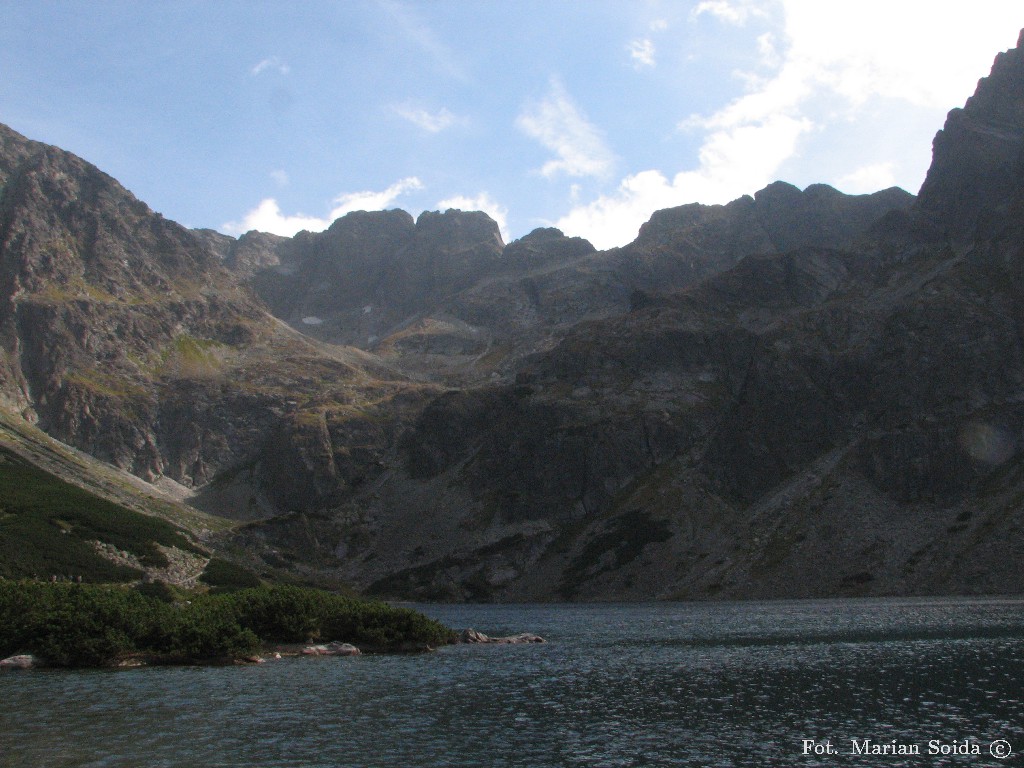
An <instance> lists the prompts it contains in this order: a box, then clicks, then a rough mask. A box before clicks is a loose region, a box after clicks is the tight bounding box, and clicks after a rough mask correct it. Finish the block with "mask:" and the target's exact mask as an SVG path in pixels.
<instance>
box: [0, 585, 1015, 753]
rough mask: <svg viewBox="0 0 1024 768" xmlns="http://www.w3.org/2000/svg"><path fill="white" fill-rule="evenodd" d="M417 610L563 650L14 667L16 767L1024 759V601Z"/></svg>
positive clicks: (10, 721) (7, 684) (11, 709)
mask: <svg viewBox="0 0 1024 768" xmlns="http://www.w3.org/2000/svg"><path fill="white" fill-rule="evenodd" d="M418 607H420V608H421V609H422V610H424V611H425V612H427V613H429V614H431V615H432V616H435V617H436V618H439V619H441V620H442V621H444V622H446V623H447V624H449V625H451V626H454V627H457V628H463V627H473V628H476V629H479V630H481V631H484V632H487V633H489V634H508V633H513V632H520V631H530V632H536V633H538V634H541V635H543V636H545V637H546V638H547V639H548V641H549V642H548V643H546V644H544V645H527V646H487V647H483V646H456V647H451V648H445V649H443V650H441V651H439V652H437V653H433V654H424V655H414V656H363V657H357V658H319V659H284V660H281V661H276V662H270V663H267V664H263V665H259V666H250V667H226V668H164V669H141V670H125V671H102V672H100V671H87V672H62V671H44V670H39V671H31V672H21V673H5V674H2V675H0V765H3V766H10V767H11V768H15V767H18V768H20V767H21V766H26V767H29V766H31V768H47V767H48V766H97V767H99V766H104V767H105V766H133V767H135V766H145V767H146V768H149V767H150V766H200V767H203V768H205V767H213V766H239V767H242V766H246V767H249V766H290V767H291V766H295V767H298V766H323V767H324V768H327V767H331V768H334V767H336V766H389V768H390V767H391V766H402V767H409V766H531V767H537V766H638V767H639V766H667V765H694V766H733V765H736V766H747V765H751V766H757V765H766V766H767V765H779V766H785V765H798V766H832V765H836V766H839V765H844V766H845V765H864V766H877V765H884V766H897V765H934V766H938V765H958V766H959V765H1020V764H1024V761H1020V760H1019V758H1020V754H1018V753H1020V752H1024V601H1021V600H1009V599H1007V600H1000V599H979V600H964V599H955V600H952V599H951V600H837V601H820V602H759V603H722V604H680V603H674V604H673V603H669V604H663V603H659V604H641V605H596V606H594V605H586V606H579V605H528V606H418ZM804 739H812V740H815V744H816V745H817V747H818V749H819V750H823V749H827V746H826V741H827V742H828V744H830V745H832V749H833V750H834V751H835V753H836V754H815V753H814V747H813V745H809V744H805V742H804V741H803V740H804ZM865 739H870V740H872V742H873V743H875V744H879V745H897V746H898V745H917V746H918V748H919V749H920V750H921V753H922V754H921V755H920V756H913V757H899V756H892V755H887V756H884V757H879V756H871V755H857V754H851V750H852V744H851V742H852V741H853V740H856V741H857V742H858V743H861V744H862V743H863V742H864V740H865ZM997 739H1003V740H1005V741H1006V742H1007V743H1008V744H1009V745H1010V747H1012V748H1013V749H1014V753H1013V754H1011V755H1010V757H1009V758H1008V759H1005V760H995V759H994V758H992V757H991V756H990V754H989V749H990V745H991V744H992V742H994V741H995V740H997ZM933 740H934V741H935V742H936V744H937V745H939V746H938V749H940V752H939V753H938V754H934V755H929V754H928V751H929V742H930V741H933ZM975 747H977V748H978V749H979V750H981V751H982V753H983V754H981V755H979V756H963V755H957V754H955V753H953V754H943V753H942V751H941V750H943V749H945V750H946V751H949V750H951V749H960V750H964V749H974V748H975ZM805 748H806V751H807V753H806V754H805Z"/></svg>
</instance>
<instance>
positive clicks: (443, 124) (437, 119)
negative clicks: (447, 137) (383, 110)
mask: <svg viewBox="0 0 1024 768" xmlns="http://www.w3.org/2000/svg"><path fill="white" fill-rule="evenodd" d="M392 109H393V110H394V112H395V114H397V115H398V116H399V117H402V118H404V119H405V120H408V121H409V122H410V123H412V124H413V125H415V126H416V127H417V128H420V129H422V130H424V131H426V132H427V133H440V132H441V131H443V130H445V129H447V128H451V127H452V126H453V125H456V124H457V123H460V122H462V118H460V117H458V116H456V115H454V114H452V113H451V112H450V111H449V110H448V109H446V108H444V107H442V108H441V109H439V110H436V111H434V112H431V111H429V110H426V109H423V108H422V107H417V106H415V105H414V104H412V103H409V102H406V103H404V104H395V105H393V106H392Z"/></svg>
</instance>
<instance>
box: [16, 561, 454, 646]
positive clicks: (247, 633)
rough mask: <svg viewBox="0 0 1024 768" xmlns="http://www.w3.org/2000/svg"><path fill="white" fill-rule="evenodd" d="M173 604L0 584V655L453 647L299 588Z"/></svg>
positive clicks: (94, 588) (118, 589) (438, 636)
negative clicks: (296, 646) (310, 643)
mask: <svg viewBox="0 0 1024 768" xmlns="http://www.w3.org/2000/svg"><path fill="white" fill-rule="evenodd" d="M176 597H177V595H176V593H175V591H174V590H173V588H170V587H168V586H167V585H158V584H151V585H140V586H139V587H136V588H127V587H122V586H110V585H108V586H98V585H90V584H68V583H52V584H51V583H39V582H13V581H0V654H3V655H4V656H9V655H12V654H15V653H33V654H36V655H38V656H40V657H42V658H43V659H45V660H46V661H48V662H50V663H52V664H57V665H62V666H101V665H106V664H110V663H112V662H115V661H117V660H118V659H120V658H123V657H125V656H129V655H139V654H141V655H145V656H149V657H152V658H153V659H154V660H156V661H165V662H176V661H193V660H203V659H215V658H225V657H239V656H247V655H251V654H253V653H256V652H257V651H258V650H259V647H260V645H261V643H301V642H305V641H307V640H340V641H345V642H350V643H353V644H355V645H357V646H360V645H361V646H363V647H364V648H369V649H371V650H388V649H392V650H397V649H402V648H405V647H408V646H410V645H411V646H423V645H439V644H443V643H447V642H450V641H451V640H452V639H453V633H452V631H451V630H450V629H448V628H447V627H445V626H444V625H442V624H440V623H438V622H436V621H434V620H432V619H429V618H427V617H426V616H423V615H422V614H420V613H417V612H415V611H412V610H410V609H408V608H395V607H392V606H389V605H387V604H385V603H377V602H369V601H366V600H361V599H357V598H352V597H344V596H341V595H335V594H332V593H329V592H324V591H321V590H316V589H308V588H304V587H290V586H288V587H261V588H255V589H244V590H239V591H235V592H231V593H224V594H207V595H193V596H191V597H192V599H191V601H184V602H182V601H175V598H176Z"/></svg>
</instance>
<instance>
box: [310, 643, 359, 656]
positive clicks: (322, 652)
mask: <svg viewBox="0 0 1024 768" xmlns="http://www.w3.org/2000/svg"><path fill="white" fill-rule="evenodd" d="M302 654H303V655H304V656H359V655H361V654H362V651H360V650H359V649H358V648H356V647H355V646H354V645H352V644H351V643H339V642H338V641H334V642H331V643H327V644H325V645H308V646H306V647H305V648H303V649H302Z"/></svg>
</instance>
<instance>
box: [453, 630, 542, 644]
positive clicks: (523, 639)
mask: <svg viewBox="0 0 1024 768" xmlns="http://www.w3.org/2000/svg"><path fill="white" fill-rule="evenodd" d="M458 642H460V643H465V644H468V645H524V644H526V643H543V642H545V641H544V638H543V637H541V636H540V635H535V634H533V633H531V632H520V633H519V634H517V635H508V636H506V637H490V636H489V635H485V634H484V633H483V632H477V631H476V630H475V629H464V630H462V634H461V635H459V640H458Z"/></svg>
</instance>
